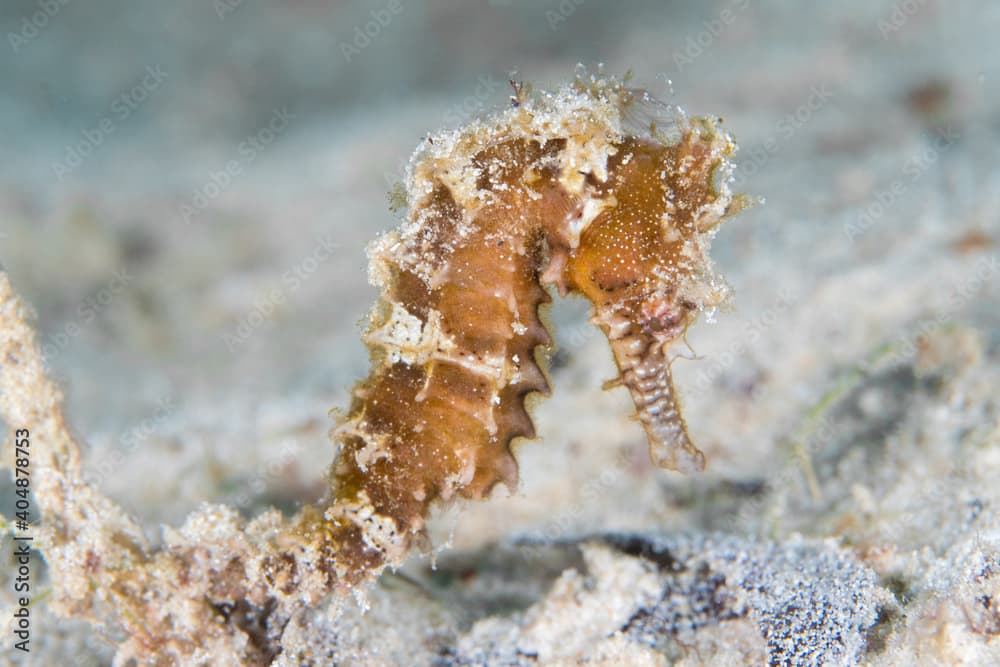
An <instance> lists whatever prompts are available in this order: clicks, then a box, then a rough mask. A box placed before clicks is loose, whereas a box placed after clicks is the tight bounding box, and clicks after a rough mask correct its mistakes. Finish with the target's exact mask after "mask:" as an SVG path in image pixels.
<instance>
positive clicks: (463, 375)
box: [325, 76, 745, 570]
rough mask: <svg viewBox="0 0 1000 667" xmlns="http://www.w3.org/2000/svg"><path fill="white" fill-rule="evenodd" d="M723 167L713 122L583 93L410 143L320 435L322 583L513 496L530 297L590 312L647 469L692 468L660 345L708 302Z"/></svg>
mask: <svg viewBox="0 0 1000 667" xmlns="http://www.w3.org/2000/svg"><path fill="white" fill-rule="evenodd" d="M734 150H735V144H734V142H733V140H732V138H731V137H730V136H729V135H728V134H726V133H725V132H723V131H722V130H721V129H720V128H719V126H718V123H717V121H716V120H715V119H712V118H692V117H689V116H687V115H686V114H685V113H684V112H683V111H681V110H679V109H677V108H675V107H670V106H669V105H664V104H662V103H659V102H657V101H655V100H654V99H653V98H652V97H651V96H650V95H649V94H648V93H646V92H645V91H642V90H637V89H633V88H628V87H626V86H625V85H624V84H623V83H622V82H620V81H618V80H616V79H613V78H610V77H600V78H599V77H586V76H583V77H578V78H577V79H576V80H575V81H574V82H572V83H570V84H568V85H565V86H563V87H561V88H559V89H558V90H556V91H553V92H550V93H542V94H539V95H536V96H534V97H531V98H529V99H524V100H518V103H517V104H514V105H512V106H511V107H510V108H508V109H506V110H504V111H502V112H499V113H496V114H494V115H492V116H490V117H488V118H485V119H482V120H476V121H473V122H471V123H469V124H468V125H466V126H464V127H462V128H457V129H451V130H446V131H442V132H439V133H438V134H435V135H433V136H430V137H428V139H427V140H426V141H424V142H423V143H422V145H421V146H420V148H419V149H418V150H417V151H416V152H415V153H414V155H413V157H412V158H411V160H410V162H409V165H408V167H407V173H406V182H405V187H406V191H407V205H408V211H407V214H406V217H405V220H404V221H403V222H402V224H401V225H400V227H399V228H398V229H395V230H392V231H389V232H386V233H385V234H384V235H382V236H381V237H379V238H378V239H376V240H375V241H374V242H373V243H371V244H370V245H369V247H368V255H369V260H370V266H369V278H370V280H371V282H372V283H373V284H374V285H375V286H376V287H377V288H379V289H380V290H381V294H380V296H379V300H378V302H377V303H376V304H375V306H374V307H373V308H372V310H371V312H370V315H369V323H368V327H367V330H366V332H365V333H364V336H363V339H364V341H365V343H366V345H367V346H368V347H369V350H370V354H371V360H372V369H371V372H370V375H369V377H368V378H367V379H366V380H364V381H362V382H360V383H359V384H358V385H357V386H356V387H355V390H354V393H353V400H352V403H351V406H350V408H349V409H348V411H347V412H346V413H345V414H344V415H343V416H342V417H341V421H340V426H339V427H338V428H335V429H334V431H333V435H332V437H333V438H334V439H335V440H336V441H337V442H338V444H339V445H340V455H339V457H338V460H337V461H336V463H335V465H334V466H333V467H332V469H331V486H332V489H333V493H332V499H331V506H330V509H328V510H327V512H326V515H325V516H326V520H327V521H333V520H334V519H335V520H336V521H335V524H336V525H335V527H333V528H330V529H329V530H327V531H326V533H325V534H326V535H328V538H327V539H329V540H331V541H333V542H334V543H335V545H334V547H333V551H334V552H336V554H337V558H338V559H339V563H338V570H340V569H342V567H343V563H344V562H352V563H354V567H355V568H356V569H357V568H361V569H363V568H366V567H367V568H371V567H372V564H373V563H375V564H377V563H386V562H396V560H397V559H398V558H400V556H399V554H400V553H403V552H405V548H406V546H407V544H408V543H409V540H411V539H416V538H417V537H418V536H419V535H420V534H421V532H422V531H423V529H424V522H425V520H426V517H427V515H428V513H429V509H430V507H431V506H432V505H433V503H434V502H436V501H446V500H449V499H452V498H455V497H463V498H470V499H475V498H482V497H484V496H485V495H487V494H488V493H489V492H490V490H491V489H493V488H494V487H495V486H496V485H497V484H498V483H505V484H506V485H507V486H509V487H511V488H514V487H515V486H516V484H517V474H518V473H517V461H516V459H515V457H514V454H513V452H512V451H511V445H512V443H513V442H514V441H515V440H516V439H518V438H531V437H534V436H535V428H534V424H533V423H532V419H531V417H530V415H529V412H528V410H527V408H526V405H525V400H526V398H527V397H528V396H529V395H531V394H533V393H547V392H548V391H549V379H548V376H547V374H546V371H545V369H544V368H543V367H542V365H541V364H540V363H539V360H538V355H537V353H538V350H539V349H541V348H542V347H544V346H547V345H549V344H550V343H551V338H550V336H549V332H548V330H547V328H546V327H545V325H544V324H543V322H542V319H541V318H540V315H539V308H540V307H541V306H543V305H544V304H545V303H547V302H548V301H550V299H551V297H550V296H549V292H548V290H547V289H546V288H549V287H551V288H553V289H554V290H555V291H558V292H559V293H560V294H566V293H578V294H582V295H583V296H584V297H586V298H587V299H588V300H589V301H590V302H591V304H592V306H593V314H592V318H591V319H592V322H593V323H594V324H595V325H596V326H597V327H598V328H600V329H601V330H602V331H603V332H604V333H605V335H606V336H607V338H608V341H609V343H610V345H611V349H612V351H613V353H614V357H615V360H616V363H617V365H618V368H619V371H620V384H622V385H624V386H625V387H626V388H627V389H628V391H629V392H630V394H631V397H632V399H633V402H634V404H635V407H636V416H637V417H638V421H639V422H640V423H641V424H642V426H643V428H644V430H645V432H646V435H647V439H648V441H649V447H650V456H651V458H652V460H653V461H654V462H655V463H657V464H658V465H661V466H663V467H666V468H669V469H674V470H681V471H693V470H700V469H701V468H702V467H703V466H704V455H703V454H702V453H701V452H700V451H698V449H697V448H695V447H694V445H693V444H692V443H691V441H690V438H689V437H688V434H687V428H686V425H685V423H684V420H683V417H682V416H681V413H680V409H679V405H678V400H677V397H676V392H675V390H674V387H673V381H672V377H671V370H670V364H671V361H672V357H671V353H670V348H671V346H672V344H673V343H674V342H675V341H677V340H678V339H680V338H681V337H682V336H683V335H684V333H685V332H686V331H687V328H688V327H689V326H690V325H691V323H692V322H693V321H694V320H695V319H696V317H697V316H698V314H699V313H700V312H701V311H703V310H706V309H711V308H714V307H716V306H717V305H719V304H720V303H721V302H722V301H723V300H724V299H725V295H726V292H727V290H726V286H725V283H724V281H722V280H721V278H719V277H718V276H717V275H716V274H715V272H714V269H713V268H712V265H711V261H710V259H709V257H708V250H709V245H710V241H711V239H712V237H713V236H714V234H715V233H716V231H717V229H718V226H719V223H720V222H721V221H722V220H723V219H725V218H726V217H728V216H729V215H731V214H732V213H734V212H736V211H737V210H739V209H740V208H741V207H742V206H743V205H744V204H745V201H744V200H742V199H740V198H739V197H734V196H733V194H732V193H731V192H730V189H729V180H730V178H731V165H730V163H729V161H728V157H729V155H731V154H732V152H733V151H734ZM338 531H339V532H338ZM330 535H332V537H330ZM338 544H339V546H337V545H338ZM348 569H350V567H348Z"/></svg>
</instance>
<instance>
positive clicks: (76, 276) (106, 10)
mask: <svg viewBox="0 0 1000 667" xmlns="http://www.w3.org/2000/svg"><path fill="white" fill-rule="evenodd" d="M998 22H1000V5H997V4H996V3H990V2H985V1H984V2H963V3H946V2H941V1H936V0H898V1H896V2H891V1H882V2H862V1H860V0H859V1H851V2H837V3H833V2H828V3H793V2H778V1H773V0H772V1H766V0H760V1H758V0H724V1H721V2H680V1H677V0H673V1H666V2H664V1H649V2H645V1H634V2H616V3H611V2H597V1H596V0H541V1H539V2H519V1H516V0H489V1H486V0H480V1H478V2H445V1H437V0H428V1H426V2H418V1H416V0H372V2H336V1H329V2H318V1H311V0H293V1H290V2H285V3H265V2H260V1H258V0H212V1H209V0H205V1H202V2H191V1H185V0H182V1H179V2H171V3H164V2H151V1H148V0H142V1H134V2H111V1H103V2H86V3H84V2H72V1H70V0H6V1H5V2H4V3H3V5H2V7H0V28H2V29H0V36H2V38H3V44H0V50H2V51H3V56H2V57H0V147H2V155H3V158H4V159H3V160H2V161H0V261H2V263H3V265H4V267H5V268H6V269H7V270H8V271H9V272H10V275H11V278H12V280H13V283H14V285H15V287H16V288H17V289H18V290H20V292H21V293H22V294H23V295H24V297H25V298H26V299H27V300H28V301H29V302H30V303H31V304H32V306H33V308H34V309H35V310H36V311H37V312H36V322H37V326H38V328H39V332H40V338H41V340H42V343H43V349H44V353H45V356H46V362H47V363H48V365H49V367H50V369H51V371H52V373H53V374H54V375H55V376H56V377H58V379H59V381H60V382H61V383H62V385H63V386H64V387H65V389H66V395H67V403H68V407H69V413H70V419H71V423H72V425H73V428H74V429H75V431H76V433H77V434H78V435H79V436H80V438H81V440H82V441H84V442H86V444H87V446H88V451H87V461H88V462H87V465H88V469H89V470H90V471H91V475H92V478H93V479H94V481H96V482H98V483H99V484H100V485H101V486H102V488H104V489H105V490H106V491H107V492H108V493H109V494H111V495H112V497H114V498H115V499H116V500H118V501H119V502H122V503H123V504H124V505H125V506H126V508H128V509H129V510H130V511H134V512H136V513H137V514H139V515H140V516H142V517H143V520H144V521H145V522H146V523H147V525H148V526H149V528H150V531H151V532H152V533H155V531H156V528H157V526H158V524H159V523H160V522H170V523H177V522H178V521H180V520H181V519H182V517H183V516H184V515H185V514H187V513H188V512H189V511H190V510H191V509H192V508H194V507H195V506H197V505H198V503H200V502H201V501H203V500H212V501H223V502H227V503H230V504H235V505H237V506H238V507H240V508H241V510H242V511H244V512H245V513H246V514H247V515H252V514H254V513H256V512H257V511H259V509H260V508H262V507H264V506H267V505H269V504H277V505H278V506H280V507H282V508H284V509H287V510H291V509H292V508H294V507H295V506H296V505H297V504H298V503H300V502H302V501H304V500H310V499H314V498H316V497H318V496H319V495H320V494H321V493H322V488H323V482H322V479H321V475H320V471H321V470H323V469H324V468H325V467H326V466H327V465H328V464H329V462H330V460H331V458H332V455H333V449H332V446H331V445H330V443H329V441H328V440H327V438H326V431H327V430H328V428H329V427H330V425H331V423H332V422H331V420H330V418H329V417H328V416H327V411H328V410H329V409H330V408H331V407H335V406H340V407H344V406H346V403H347V399H348V391H349V388H350V386H351V385H352V383H353V382H354V381H355V380H356V379H357V378H359V377H361V376H362V375H363V374H364V373H365V372H366V370H367V360H366V354H365V351H364V348H363V346H362V345H361V344H360V342H359V340H358V334H359V329H358V326H357V323H358V321H359V320H360V319H361V318H362V317H363V316H364V314H365V312H366V310H367V308H368V307H369V305H370V304H371V303H372V301H373V299H374V297H375V293H374V291H373V289H372V288H371V287H369V286H368V284H367V276H366V264H367V262H366V258H365V254H364V248H365V244H366V243H367V242H369V241H370V240H371V239H373V238H374V237H375V236H376V235H377V234H378V233H379V232H381V231H383V230H386V229H389V228H391V227H393V226H394V225H396V224H398V222H399V219H400V217H399V215H397V214H394V213H392V212H390V210H389V206H388V200H387V196H386V195H387V192H388V191H389V190H390V188H391V187H392V186H393V184H395V183H397V182H399V181H400V180H401V178H402V174H403V170H404V167H405V164H406V161H407V160H408V157H409V155H410V153H411V152H412V150H413V149H414V148H415V147H416V146H417V145H418V143H419V142H420V141H421V140H422V138H423V137H425V136H427V134H428V133H432V132H435V131H437V130H439V129H442V128H449V127H457V126H460V125H462V124H464V123H465V122H467V121H468V120H469V119H471V118H474V117H478V116H480V115H482V114H487V113H490V112H492V111H494V110H498V109H502V108H504V107H505V105H507V104H509V96H510V94H511V90H510V87H509V84H508V80H509V79H510V78H516V79H518V80H524V81H527V82H530V83H531V84H532V85H533V86H534V87H535V89H545V88H547V87H550V86H556V85H558V84H559V83H561V82H564V81H566V80H568V79H570V78H571V77H572V76H573V75H574V72H575V71H576V68H577V66H578V64H579V65H582V66H584V67H586V68H588V69H589V70H591V71H595V70H597V69H598V68H600V67H602V66H603V71H605V72H607V73H609V74H623V73H625V72H626V71H631V72H632V73H633V81H634V82H635V84H636V85H639V86H643V87H646V88H648V89H649V90H650V91H652V92H653V93H654V94H655V95H657V96H659V97H660V98H662V99H664V100H666V101H668V102H670V103H673V104H676V105H679V106H681V107H683V108H684V109H685V110H686V111H688V112H689V113H692V114H695V115H702V114H705V115H708V114H711V115H717V116H721V117H723V118H724V126H725V127H726V128H727V129H728V130H729V131H730V132H732V133H733V134H734V136H735V137H736V140H737V142H738V144H739V145H740V147H741V148H740V152H739V153H738V154H737V156H736V162H737V164H738V165H739V166H738V168H737V172H736V174H737V176H736V189H738V190H739V191H742V192H747V193H750V194H753V195H758V196H761V197H763V198H764V199H765V200H766V203H765V204H763V205H761V206H758V207H756V208H755V209H753V210H751V211H748V212H746V213H743V214H741V215H740V216H739V217H738V218H736V219H734V220H732V221H730V222H728V223H727V224H726V225H725V226H724V227H723V228H722V229H721V231H720V233H719V235H718V237H717V239H716V242H715V245H714V248H713V256H714V258H715V260H716V263H717V266H718V268H719V270H720V272H721V273H722V274H724V275H725V276H726V278H727V280H728V282H729V283H730V284H731V285H732V287H733V292H734V296H733V299H732V304H731V306H730V307H729V308H728V309H726V310H724V311H723V312H720V313H718V314H717V316H716V317H715V318H714V319H715V320H716V321H715V323H713V324H705V323H700V324H698V325H697V326H696V327H694V328H693V329H692V331H691V332H690V336H689V341H690V343H691V345H692V348H693V350H694V352H695V353H696V354H697V355H698V356H699V357H701V359H700V360H698V361H679V362H678V363H677V364H675V374H676V381H677V383H678V387H679V390H680V392H681V395H682V397H683V400H684V404H685V406H686V414H687V419H688V422H689V425H690V428H691V431H692V433H693V434H694V436H695V438H696V440H697V442H698V444H699V445H700V447H701V448H702V449H704V450H705V452H706V454H707V456H708V460H709V470H708V472H706V473H705V474H704V475H702V476H697V477H693V478H685V477H681V476H679V475H675V474H672V473H664V472H661V471H656V470H653V469H652V468H651V467H650V465H649V463H648V460H647V457H646V452H645V441H644V437H643V435H642V433H641V430H640V429H639V427H638V425H637V424H635V423H634V422H632V421H630V419H629V414H630V413H631V407H630V404H629V401H628V398H627V396H626V395H625V394H624V391H621V390H619V391H614V392H601V391H600V384H601V381H603V380H605V379H608V378H610V377H612V375H613V372H614V370H613V364H612V362H611V358H610V354H609V353H608V351H607V350H606V345H605V344H604V342H603V341H602V340H600V337H599V336H598V335H597V334H596V333H594V332H593V331H592V330H591V328H590V326H589V325H588V324H587V322H586V309H585V308H584V307H583V305H582V304H581V303H579V302H573V301H570V302H567V303H560V304H557V306H556V309H555V316H554V318H555V321H556V324H557V330H556V340H557V341H558V344H559V348H558V350H557V351H555V352H554V354H553V360H552V364H553V369H554V371H553V372H554V379H555V388H554V396H553V398H552V399H550V400H548V401H546V402H544V403H542V404H541V405H540V406H539V407H538V409H537V411H536V414H537V417H538V420H539V423H540V430H539V432H540V434H541V437H540V441H538V442H533V443H525V444H523V445H522V446H521V449H520V458H521V461H522V477H523V480H522V485H521V489H520V490H519V491H518V492H517V493H516V494H514V495H513V496H512V497H506V496H507V494H506V492H505V491H503V490H501V491H499V492H498V493H497V498H496V499H495V500H494V501H492V502H490V503H484V504H480V505H478V506H476V507H468V508H465V509H464V511H463V512H461V513H460V514H458V513H454V512H452V513H445V514H444V515H443V518H442V519H440V520H439V522H438V523H437V524H436V525H435V528H434V530H435V537H436V540H437V542H438V543H439V544H440V543H443V542H444V541H446V540H447V539H448V538H449V536H451V537H453V538H454V544H455V546H457V547H463V546H475V545H478V544H482V543H483V542H484V541H486V540H489V539H493V538H496V537H500V536H502V535H504V534H509V533H512V532H524V533H534V534H545V535H550V536H558V535H565V534H572V533H577V532H581V531H582V532H586V531H592V530H598V529H604V528H612V527H613V528H626V527H634V528H649V527H659V528H681V527H687V528H725V529H733V530H750V531H751V532H752V531H754V530H764V531H765V532H767V531H768V530H772V531H773V530H777V529H776V528H775V526H776V525H780V526H781V530H804V531H806V532H808V533H811V534H816V535H828V534H843V531H845V530H848V528H845V527H844V524H842V523H838V522H842V520H843V519H844V516H845V515H847V514H850V513H851V512H856V511H858V510H857V508H858V507H859V506H861V505H859V503H860V504H863V503H862V500H863V499H864V494H863V493H862V492H861V491H856V489H854V490H852V489H853V487H851V484H850V483H848V482H845V481H844V480H848V481H850V482H856V483H858V484H868V483H869V482H870V488H871V489H876V491H870V493H869V495H871V493H874V494H875V495H876V496H878V497H881V496H880V495H879V494H882V493H883V492H885V489H882V490H878V489H880V488H881V487H879V486H878V484H879V483H881V482H878V483H877V482H876V481H875V479H874V477H873V478H872V479H869V478H868V477H866V475H870V476H877V475H876V472H874V471H875V470H881V469H885V468H879V467H878V466H873V461H874V462H882V463H884V462H886V461H889V460H895V458H897V457H896V455H895V454H893V453H892V452H893V450H892V449H891V448H888V449H887V445H886V442H887V437H888V436H887V434H889V433H892V432H893V429H894V428H896V427H897V425H898V424H899V423H901V422H903V421H905V418H906V415H909V414H911V411H912V410H913V405H914V403H913V400H915V399H913V397H914V396H915V395H917V394H918V393H919V391H920V389H919V387H921V386H922V385H920V384H919V377H918V376H919V373H918V372H917V371H916V370H914V369H915V368H917V365H916V364H917V361H919V359H917V361H913V359H915V358H916V357H914V355H917V354H919V353H920V350H921V348H920V346H921V344H923V343H922V342H921V341H924V338H922V336H923V335H924V334H926V333H927V331H930V330H931V329H934V330H935V331H936V330H938V329H942V328H945V329H948V327H950V326H952V325H955V326H958V324H960V325H961V326H960V327H959V329H957V331H958V333H957V334H955V335H956V336H958V337H957V338H956V340H955V341H951V342H948V343H947V344H944V347H943V348H942V349H944V350H945V352H941V351H940V350H939V349H938V348H931V352H933V353H934V354H938V353H940V354H939V355H938V356H942V355H943V356H944V358H945V359H946V360H947V359H951V357H949V356H948V355H952V356H954V355H960V356H961V355H965V356H962V360H965V359H966V357H969V355H971V357H969V358H973V359H974V361H975V363H976V364H980V365H982V366H984V367H987V368H993V369H994V370H993V371H991V373H993V375H989V377H991V378H995V368H996V360H997V353H998V345H1000V334H998V330H1000V326H998V323H1000V322H998V321H1000V308H998V298H997V297H998V287H997V284H998V280H997V278H998V266H997V254H996V253H997V248H996V241H997V239H998V235H1000V166H998V165H1000V85H998V83H1000V46H998V41H997V40H996V30H997V27H998ZM928 327H929V328H928ZM948 330H949V331H951V330H952V329H948ZM921 332H922V333H921ZM970 341H971V342H970ZM926 347H927V346H926V345H924V353H925V355H926V354H928V352H927V349H926ZM879 350H882V351H885V350H888V354H890V355H891V354H895V355H897V357H896V358H895V361H891V363H889V365H888V366H887V370H884V371H878V372H873V373H870V374H869V376H870V377H874V378H875V380H873V381H872V382H870V383H868V384H863V385H862V386H860V387H859V386H858V385H857V384H856V383H855V384H850V385H849V386H848V388H847V389H846V390H845V392H847V394H849V397H848V399H845V400H846V402H844V403H843V405H841V411H840V413H838V414H839V415H840V416H839V417H837V419H839V420H840V421H838V422H837V423H838V425H839V426H838V428H837V429H835V430H834V431H833V432H832V433H833V434H832V435H830V434H828V435H827V436H824V438H825V439H823V440H822V441H821V442H820V444H818V445H816V446H815V447H813V448H811V449H809V450H808V451H809V452H810V453H811V458H810V457H809V456H807V457H806V459H808V461H807V463H806V464H803V465H802V466H800V465H799V464H798V463H793V464H790V466H789V467H788V470H789V472H788V474H787V475H785V476H784V477H781V478H779V479H777V480H775V478H774V477H773V472H774V469H775V467H776V465H777V462H778V461H784V460H786V459H787V460H792V461H799V460H800V459H796V458H795V457H794V456H791V455H790V454H789V452H790V451H791V452H792V453H794V452H796V451H799V452H800V453H801V451H800V450H796V449H794V442H795V439H796V438H797V437H799V436H797V435H796V434H799V435H801V434H802V433H803V429H806V434H807V435H809V433H810V431H809V429H811V428H813V426H810V425H809V422H808V420H807V419H806V417H804V415H809V414H813V413H811V412H810V411H811V410H813V407H814V406H815V405H817V404H818V403H822V401H823V399H824V396H828V394H829V392H830V391H831V390H832V389H836V387H838V386H840V385H839V384H838V383H839V382H840V381H841V378H843V377H844V376H845V374H846V375H847V376H850V375H851V373H852V372H854V369H857V368H862V369H865V368H869V366H866V364H870V363H871V359H872V355H873V354H875V353H877V352H878V351H879ZM925 361H926V359H925ZM932 361H933V360H932ZM928 363H930V362H928ZM941 363H944V362H941ZM955 363H958V362H955ZM880 368H881V367H880ZM983 387H985V388H983ZM991 387H993V388H995V387H996V385H995V384H991V383H990V382H986V383H985V384H984V385H982V387H981V388H980V390H981V393H982V396H980V398H981V399H982V401H985V403H983V405H987V406H988V409H987V408H983V410H985V412H983V413H982V414H981V415H980V419H981V421H982V423H986V424H988V423H993V422H991V420H992V419H993V418H994V417H993V415H995V412H990V410H992V409H993V407H995V402H994V403H990V399H989V398H988V397H989V395H990V393H991V392H992V391H993V389H991ZM970 391H971V390H970ZM915 392H916V393H915ZM994 393H995V392H994ZM838 400H839V399H838ZM949 400H951V399H949ZM965 400H972V399H970V398H969V396H968V395H965ZM945 403H947V401H945ZM977 405H979V404H978V403H977ZM989 406H993V407H989ZM852 420H853V421H852ZM803 424H806V425H805V426H803ZM975 426H976V425H975V424H973V425H972V426H970V427H969V428H973V427H975ZM963 428H964V427H963ZM949 442H950V441H949ZM789 443H792V444H789ZM942 447H944V445H942ZM907 451H909V450H907ZM940 451H950V450H944V449H942V450H940ZM942 456H943V457H945V458H947V457H946V456H945V455H944V454H942ZM800 458H801V457H800ZM905 458H909V459H913V460H918V459H920V456H912V457H911V456H910V455H907V457H905ZM886 465H888V464H886ZM894 479H895V478H894ZM898 479H903V477H899V478H898ZM883 481H884V480H883ZM900 483H902V482H900ZM855 485H856V484H855ZM855 492H856V493H855ZM782 494H785V495H782ZM857 494H861V495H860V496H859V495H857ZM779 496H780V497H781V498H783V500H780V501H779V500H775V498H778V497H779ZM748 498H753V499H756V500H755V502H759V503H763V504H757V505H753V507H754V508H755V511H754V512H752V513H751V515H747V514H746V513H745V512H744V513H742V514H741V513H740V508H741V507H743V506H744V505H745V503H746V502H747V499H748ZM788 498H791V499H792V500H788ZM858 498H862V500H858ZM852 503H854V504H852ZM554 508H565V509H554ZM793 510H794V511H793ZM762 524H766V525H765V526H764V528H761V525H762ZM851 525H853V524H851ZM855 539H860V538H858V537H857V536H856V535H855Z"/></svg>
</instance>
